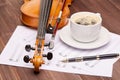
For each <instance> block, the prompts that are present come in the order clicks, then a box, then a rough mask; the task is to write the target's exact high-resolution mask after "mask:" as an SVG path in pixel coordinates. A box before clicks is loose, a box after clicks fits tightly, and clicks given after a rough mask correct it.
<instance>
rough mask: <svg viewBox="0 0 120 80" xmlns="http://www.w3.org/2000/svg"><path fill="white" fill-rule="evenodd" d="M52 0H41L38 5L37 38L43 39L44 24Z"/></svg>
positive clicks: (45, 23)
mask: <svg viewBox="0 0 120 80" xmlns="http://www.w3.org/2000/svg"><path fill="white" fill-rule="evenodd" d="M52 1H53V0H41V6H40V17H39V26H38V33H37V38H38V39H44V38H45V33H46V26H47V21H48V17H49V12H50V8H51V4H52Z"/></svg>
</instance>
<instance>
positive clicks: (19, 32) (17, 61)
mask: <svg viewBox="0 0 120 80" xmlns="http://www.w3.org/2000/svg"><path fill="white" fill-rule="evenodd" d="M36 34H37V31H36V30H33V29H30V28H27V27H24V26H17V28H16V30H15V32H14V33H13V35H12V37H11V38H10V40H9V41H8V43H7V45H6V47H5V48H4V50H3V52H2V53H1V55H0V64H5V65H11V66H19V67H27V68H33V65H32V63H25V62H24V61H23V57H24V56H25V55H29V56H30V57H31V58H32V56H33V54H34V51H30V52H27V51H25V49H24V48H25V45H26V44H30V45H31V46H33V47H34V46H35V39H36ZM110 35H111V41H110V42H109V43H108V44H107V45H105V46H103V47H101V48H98V49H92V50H82V49H76V48H73V47H70V46H68V45H66V44H64V43H63V42H62V41H61V40H60V38H59V31H58V33H57V34H56V38H55V41H54V42H55V47H54V48H53V49H52V50H49V49H48V48H47V47H46V48H45V50H44V53H45V54H47V53H48V52H52V53H53V59H52V60H50V61H48V60H47V59H46V58H44V60H45V64H43V65H42V66H41V69H45V70H53V71H60V72H67V73H75V74H87V75H94V76H107V77H111V76H112V69H113V63H114V62H116V61H117V60H118V58H115V59H107V60H95V61H85V62H74V63H62V62H60V60H62V59H65V58H70V57H78V56H86V55H87V56H89V55H90V56H91V55H96V54H106V53H113V52H114V53H115V52H116V53H118V52H120V49H119V48H120V45H117V44H118V43H120V35H117V34H114V33H110ZM50 38H51V35H50V34H47V35H46V38H45V39H46V41H45V42H49V40H50ZM116 45H117V46H116Z"/></svg>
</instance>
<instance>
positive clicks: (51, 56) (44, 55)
mask: <svg viewBox="0 0 120 80" xmlns="http://www.w3.org/2000/svg"><path fill="white" fill-rule="evenodd" d="M42 56H43V57H47V59H48V60H51V59H52V58H53V54H52V53H51V52H48V54H47V55H46V54H43V55H42Z"/></svg>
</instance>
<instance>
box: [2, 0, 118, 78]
mask: <svg viewBox="0 0 120 80" xmlns="http://www.w3.org/2000/svg"><path fill="white" fill-rule="evenodd" d="M22 4H23V0H0V52H1V51H2V50H3V48H4V47H5V45H6V44H7V42H8V40H9V38H10V37H11V35H12V33H13V31H14V30H15V28H16V26H17V25H22V23H21V21H20V15H21V12H20V7H21V5H22ZM70 10H71V14H73V13H75V12H79V11H91V12H99V13H101V15H102V18H103V26H105V27H106V28H107V29H108V30H109V31H111V32H114V33H117V34H120V0H73V3H72V6H71V7H70ZM118 45H119V44H118ZM116 46H117V45H116ZM11 49H12V46H11ZM102 69H103V70H104V69H105V68H102ZM32 71H33V70H32V69H27V68H20V67H13V66H5V65H0V80H119V79H120V60H118V61H117V62H116V63H115V64H114V69H113V76H112V78H108V77H99V76H88V75H76V74H68V73H62V72H55V71H47V70H41V71H40V74H38V75H34V74H33V72H32Z"/></svg>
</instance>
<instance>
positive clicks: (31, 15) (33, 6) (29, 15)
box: [21, 0, 72, 29]
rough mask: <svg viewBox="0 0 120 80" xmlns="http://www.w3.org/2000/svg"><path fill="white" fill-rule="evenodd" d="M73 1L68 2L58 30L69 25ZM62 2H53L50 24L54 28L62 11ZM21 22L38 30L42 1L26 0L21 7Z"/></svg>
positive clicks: (55, 0) (57, 0)
mask: <svg viewBox="0 0 120 80" xmlns="http://www.w3.org/2000/svg"><path fill="white" fill-rule="evenodd" d="M71 2H72V0H66V2H65V5H64V8H63V13H62V17H61V21H60V23H59V25H58V28H59V29H60V28H62V27H63V26H65V25H66V24H67V23H68V17H69V15H70V10H69V7H68V6H69V5H71ZM61 6H62V0H53V3H52V8H51V11H50V15H49V21H48V23H50V24H51V26H53V27H54V25H55V23H56V19H57V17H58V15H59V12H60V10H61ZM21 13H22V15H21V21H22V22H23V23H24V24H25V25H27V26H29V27H32V28H37V27H38V24H39V15H40V0H24V4H23V5H22V6H21Z"/></svg>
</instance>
